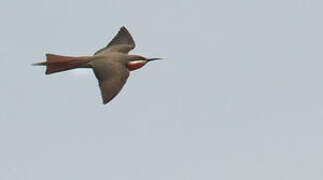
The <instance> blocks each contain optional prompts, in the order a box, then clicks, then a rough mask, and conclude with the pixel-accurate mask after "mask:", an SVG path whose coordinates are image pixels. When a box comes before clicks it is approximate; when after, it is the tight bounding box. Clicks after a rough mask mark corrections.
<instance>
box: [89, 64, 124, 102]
mask: <svg viewBox="0 0 323 180" xmlns="http://www.w3.org/2000/svg"><path fill="white" fill-rule="evenodd" d="M90 65H91V67H92V69H93V71H94V74H95V76H96V78H97V79H98V81H99V86H100V90H101V95H102V100H103V104H106V103H108V102H109V101H111V100H112V99H113V98H114V97H115V96H116V95H117V94H118V93H119V92H120V90H121V89H122V87H123V85H124V84H125V83H126V81H127V79H128V76H129V71H128V70H127V69H126V67H125V66H122V65H121V64H116V63H110V62H108V61H106V60H104V59H98V60H94V61H92V62H90Z"/></svg>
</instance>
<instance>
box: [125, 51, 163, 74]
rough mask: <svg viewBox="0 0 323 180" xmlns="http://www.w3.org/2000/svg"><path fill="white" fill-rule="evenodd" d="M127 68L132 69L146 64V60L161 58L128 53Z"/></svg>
mask: <svg viewBox="0 0 323 180" xmlns="http://www.w3.org/2000/svg"><path fill="white" fill-rule="evenodd" d="M128 57H129V58H128V62H127V68H128V69H129V71H134V70H136V69H139V68H141V67H143V66H144V65H146V64H147V63H148V62H151V61H155V60H160V59H162V58H145V57H143V56H139V55H128Z"/></svg>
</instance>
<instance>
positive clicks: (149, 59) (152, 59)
mask: <svg viewBox="0 0 323 180" xmlns="http://www.w3.org/2000/svg"><path fill="white" fill-rule="evenodd" d="M161 59H163V58H146V61H147V62H151V61H156V60H161Z"/></svg>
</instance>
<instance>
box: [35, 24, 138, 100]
mask: <svg viewBox="0 0 323 180" xmlns="http://www.w3.org/2000/svg"><path fill="white" fill-rule="evenodd" d="M134 48H135V42H134V40H133V38H132V37H131V35H130V33H129V32H128V30H127V29H126V28H125V27H121V28H120V30H119V32H118V33H117V35H116V36H115V37H114V38H113V39H112V40H111V42H110V43H109V44H108V45H107V46H106V47H104V48H102V49H100V50H98V51H97V52H96V53H95V54H94V55H93V56H82V57H69V56H60V55H54V54H46V57H47V61H46V62H41V63H36V64H34V65H44V66H46V67H47V68H46V74H52V73H55V72H61V71H66V70H70V69H74V68H92V69H93V72H94V74H95V76H96V78H97V79H98V81H99V87H100V90H101V95H102V100H103V103H104V104H106V103H108V102H109V101H111V100H112V99H113V98H114V97H115V96H116V95H117V94H118V93H119V92H120V90H121V89H122V87H123V86H124V84H125V83H126V81H127V78H128V76H129V69H127V66H126V65H125V62H126V57H127V54H128V52H129V51H130V50H132V49H134Z"/></svg>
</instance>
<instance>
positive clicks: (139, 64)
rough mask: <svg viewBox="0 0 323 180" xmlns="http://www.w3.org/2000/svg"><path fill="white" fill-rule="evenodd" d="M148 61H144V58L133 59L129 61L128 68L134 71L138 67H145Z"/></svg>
mask: <svg viewBox="0 0 323 180" xmlns="http://www.w3.org/2000/svg"><path fill="white" fill-rule="evenodd" d="M146 63H147V62H146V61H143V60H139V61H131V62H129V63H128V66H127V67H128V69H129V71H134V70H136V69H139V68H141V67H143V66H144V65H145V64H146Z"/></svg>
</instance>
